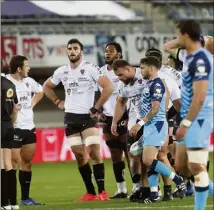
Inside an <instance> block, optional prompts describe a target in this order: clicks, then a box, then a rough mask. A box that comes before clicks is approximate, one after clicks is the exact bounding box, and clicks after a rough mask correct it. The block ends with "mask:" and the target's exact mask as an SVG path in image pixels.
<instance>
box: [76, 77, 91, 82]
mask: <svg viewBox="0 0 214 210" xmlns="http://www.w3.org/2000/svg"><path fill="white" fill-rule="evenodd" d="M88 81H89V79H88V78H86V77H79V78H78V82H88Z"/></svg>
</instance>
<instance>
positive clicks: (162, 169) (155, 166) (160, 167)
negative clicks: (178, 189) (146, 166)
mask: <svg viewBox="0 0 214 210" xmlns="http://www.w3.org/2000/svg"><path fill="white" fill-rule="evenodd" d="M151 169H152V170H154V171H156V172H158V173H159V174H161V175H163V176H166V177H169V178H170V179H171V180H172V181H173V182H174V183H175V184H176V185H179V184H181V183H182V181H183V179H182V178H181V177H179V176H178V175H176V174H175V173H174V172H173V171H172V170H170V169H169V168H168V167H167V166H166V165H165V164H164V163H162V162H161V161H159V160H153V162H152V166H151Z"/></svg>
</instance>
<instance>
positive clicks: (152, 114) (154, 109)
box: [141, 101, 160, 123]
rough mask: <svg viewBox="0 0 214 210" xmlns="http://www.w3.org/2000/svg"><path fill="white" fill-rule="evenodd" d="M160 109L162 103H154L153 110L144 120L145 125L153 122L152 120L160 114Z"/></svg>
mask: <svg viewBox="0 0 214 210" xmlns="http://www.w3.org/2000/svg"><path fill="white" fill-rule="evenodd" d="M159 108H160V102H159V101H152V108H151V109H150V111H149V113H148V114H147V115H146V116H145V117H144V118H142V119H141V120H143V121H144V122H145V123H147V122H149V121H151V120H152V118H153V117H154V116H155V115H156V114H157V113H158V110H159Z"/></svg>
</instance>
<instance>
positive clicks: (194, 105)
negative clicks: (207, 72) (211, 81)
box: [186, 80, 208, 121]
mask: <svg viewBox="0 0 214 210" xmlns="http://www.w3.org/2000/svg"><path fill="white" fill-rule="evenodd" d="M207 90H208V81H207V80H199V81H195V82H193V98H192V102H191V104H190V108H189V112H188V113H187V116H186V119H187V120H190V121H193V120H194V119H195V118H196V116H197V115H198V113H199V112H200V110H201V107H202V106H203V103H204V100H205V97H206V93H207Z"/></svg>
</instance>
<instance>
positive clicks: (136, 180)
mask: <svg viewBox="0 0 214 210" xmlns="http://www.w3.org/2000/svg"><path fill="white" fill-rule="evenodd" d="M140 179H141V174H133V175H132V182H133V183H134V184H136V183H139V182H140Z"/></svg>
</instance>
